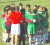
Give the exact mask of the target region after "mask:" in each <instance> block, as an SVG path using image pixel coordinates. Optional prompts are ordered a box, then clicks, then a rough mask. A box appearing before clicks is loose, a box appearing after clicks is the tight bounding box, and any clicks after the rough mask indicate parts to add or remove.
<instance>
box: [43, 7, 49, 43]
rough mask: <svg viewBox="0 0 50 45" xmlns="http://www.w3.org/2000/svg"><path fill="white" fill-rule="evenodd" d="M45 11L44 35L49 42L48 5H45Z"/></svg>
mask: <svg viewBox="0 0 50 45" xmlns="http://www.w3.org/2000/svg"><path fill="white" fill-rule="evenodd" d="M43 12H44V17H45V18H44V21H43V25H44V31H43V32H44V34H43V36H44V37H45V42H48V31H47V30H48V10H47V8H46V7H43Z"/></svg>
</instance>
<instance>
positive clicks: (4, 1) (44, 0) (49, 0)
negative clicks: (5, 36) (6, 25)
mask: <svg viewBox="0 0 50 45" xmlns="http://www.w3.org/2000/svg"><path fill="white" fill-rule="evenodd" d="M12 2H14V3H15V5H16V6H17V5H18V4H19V3H20V2H21V3H23V5H24V7H26V4H30V5H31V6H32V7H33V6H34V5H35V4H37V5H42V6H45V7H47V9H48V13H49V20H48V21H49V29H48V31H50V0H26V1H22V0H1V1H0V45H7V44H6V43H3V42H2V28H1V15H2V11H3V8H4V7H5V6H6V5H9V4H10V5H11V3H12ZM45 45H50V43H47V44H45Z"/></svg>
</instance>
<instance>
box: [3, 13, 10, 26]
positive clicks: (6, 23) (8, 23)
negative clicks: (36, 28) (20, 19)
mask: <svg viewBox="0 0 50 45" xmlns="http://www.w3.org/2000/svg"><path fill="white" fill-rule="evenodd" d="M2 18H5V20H7V22H5V25H7V26H9V25H10V24H11V19H9V18H8V16H6V14H3V15H2Z"/></svg>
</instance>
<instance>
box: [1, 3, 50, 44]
mask: <svg viewBox="0 0 50 45" xmlns="http://www.w3.org/2000/svg"><path fill="white" fill-rule="evenodd" d="M3 12H4V13H3V14H2V23H1V25H2V30H3V32H2V40H3V42H6V43H7V44H9V43H10V41H11V45H26V42H25V40H26V39H27V38H26V37H28V41H29V45H42V44H44V43H47V42H48V17H49V16H48V10H47V8H46V7H43V6H38V5H34V6H33V9H31V5H30V4H27V5H26V9H25V8H23V4H22V3H20V4H19V5H18V6H15V4H14V3H12V4H11V5H6V6H5V7H4V10H3ZM21 41H22V44H21Z"/></svg>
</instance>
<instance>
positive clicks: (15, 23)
mask: <svg viewBox="0 0 50 45" xmlns="http://www.w3.org/2000/svg"><path fill="white" fill-rule="evenodd" d="M12 9H13V10H12V13H11V15H10V16H9V18H11V19H12V24H11V45H18V36H19V35H20V22H22V14H21V13H20V12H19V11H18V8H15V7H12ZM14 37H15V40H14Z"/></svg>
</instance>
